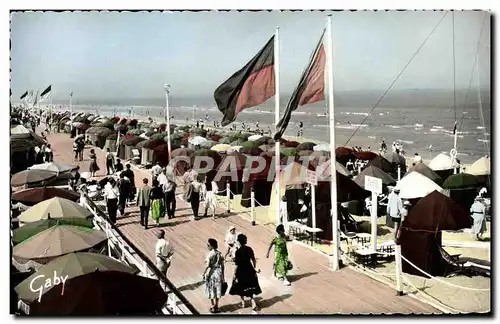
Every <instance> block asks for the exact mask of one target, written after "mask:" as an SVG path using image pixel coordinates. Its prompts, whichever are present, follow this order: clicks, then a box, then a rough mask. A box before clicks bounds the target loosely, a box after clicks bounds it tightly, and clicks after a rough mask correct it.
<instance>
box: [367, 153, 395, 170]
mask: <svg viewBox="0 0 500 324" xmlns="http://www.w3.org/2000/svg"><path fill="white" fill-rule="evenodd" d="M370 165H373V166H376V167H377V168H379V169H381V170H382V171H384V172H386V173H393V172H394V167H393V165H392V164H391V162H389V161H387V159H386V158H384V157H383V156H381V155H378V154H377V156H376V157H375V158H374V159H373V160H371V161H370V162H368V166H370Z"/></svg>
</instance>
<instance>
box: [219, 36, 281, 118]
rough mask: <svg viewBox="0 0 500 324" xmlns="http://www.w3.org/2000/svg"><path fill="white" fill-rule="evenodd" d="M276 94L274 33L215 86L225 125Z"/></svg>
mask: <svg viewBox="0 0 500 324" xmlns="http://www.w3.org/2000/svg"><path fill="white" fill-rule="evenodd" d="M274 94H275V85H274V36H273V37H271V39H270V40H269V41H268V42H267V44H266V45H265V46H264V47H263V48H262V49H261V50H260V51H259V53H257V55H255V56H254V57H253V58H252V60H250V62H248V63H247V64H246V65H245V66H244V67H243V68H242V69H241V70H239V71H238V72H236V73H234V74H233V75H232V76H231V77H230V78H229V79H227V80H226V81H225V82H224V83H222V84H221V85H220V86H219V87H218V88H217V89H216V90H215V92H214V99H215V102H216V103H217V107H218V108H219V110H220V112H222V114H223V115H224V117H223V119H222V123H221V124H222V126H226V125H228V124H230V123H232V122H233V121H234V120H235V119H236V116H238V114H239V113H240V112H241V111H242V110H244V109H246V108H250V107H254V106H258V105H260V104H262V103H264V102H265V101H266V100H267V99H269V98H271V97H272V96H274Z"/></svg>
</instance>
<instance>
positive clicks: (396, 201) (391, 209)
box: [387, 188, 403, 233]
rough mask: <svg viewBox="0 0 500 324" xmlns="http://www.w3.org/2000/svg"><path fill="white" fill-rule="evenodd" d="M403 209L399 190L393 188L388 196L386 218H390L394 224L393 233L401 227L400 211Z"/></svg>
mask: <svg viewBox="0 0 500 324" xmlns="http://www.w3.org/2000/svg"><path fill="white" fill-rule="evenodd" d="M402 209H403V201H402V200H401V197H399V188H394V191H393V192H391V193H390V194H389V199H388V202H387V217H390V218H391V219H392V221H393V222H394V224H395V229H396V231H395V233H397V232H398V229H399V226H400V225H401V210H402Z"/></svg>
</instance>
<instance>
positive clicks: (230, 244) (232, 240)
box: [224, 226, 238, 260]
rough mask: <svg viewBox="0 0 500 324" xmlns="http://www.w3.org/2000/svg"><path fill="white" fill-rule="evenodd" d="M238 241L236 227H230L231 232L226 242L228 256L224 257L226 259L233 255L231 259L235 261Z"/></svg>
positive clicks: (228, 233)
mask: <svg viewBox="0 0 500 324" xmlns="http://www.w3.org/2000/svg"><path fill="white" fill-rule="evenodd" d="M237 239H238V235H237V234H236V227H234V226H231V227H229V231H228V232H227V234H226V239H225V240H224V241H225V242H226V245H227V251H226V255H224V259H226V258H227V256H228V255H231V259H232V260H234V256H235V253H236V249H237V247H236V242H237Z"/></svg>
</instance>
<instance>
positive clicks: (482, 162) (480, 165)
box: [465, 156, 491, 176]
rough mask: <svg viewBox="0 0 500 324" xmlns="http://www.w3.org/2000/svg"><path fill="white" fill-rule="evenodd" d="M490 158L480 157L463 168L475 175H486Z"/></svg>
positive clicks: (488, 172)
mask: <svg viewBox="0 0 500 324" xmlns="http://www.w3.org/2000/svg"><path fill="white" fill-rule="evenodd" d="M490 164H491V162H490V159H488V158H487V157H484V156H483V157H482V158H480V159H479V160H477V161H476V162H474V163H473V164H471V165H470V166H469V167H468V168H466V169H465V173H468V174H472V175H475V176H486V175H490Z"/></svg>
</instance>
